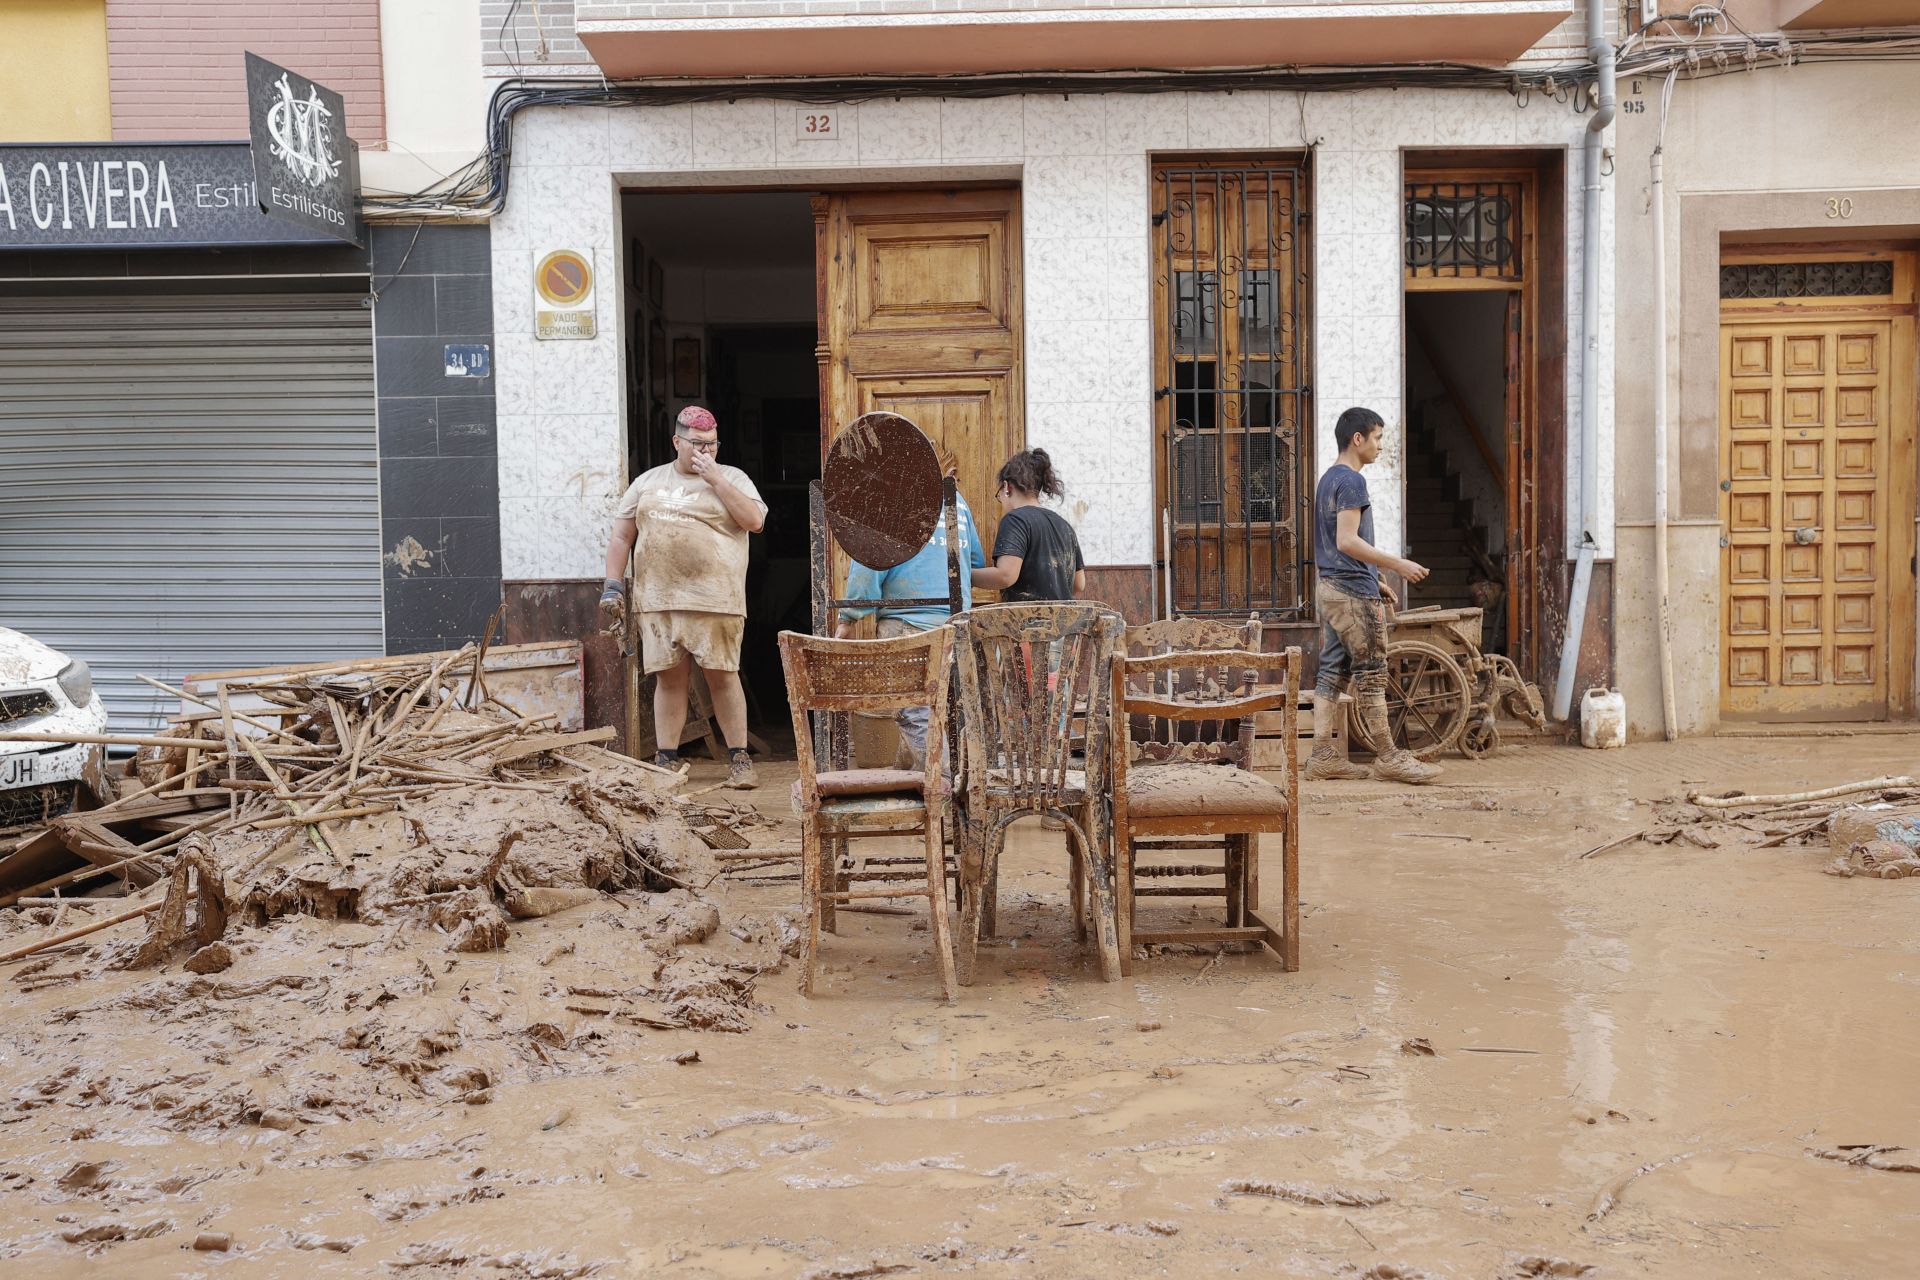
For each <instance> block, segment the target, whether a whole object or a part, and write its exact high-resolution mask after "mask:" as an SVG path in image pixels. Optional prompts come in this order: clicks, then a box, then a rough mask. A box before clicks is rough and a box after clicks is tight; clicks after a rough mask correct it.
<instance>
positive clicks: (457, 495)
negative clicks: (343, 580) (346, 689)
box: [371, 226, 500, 653]
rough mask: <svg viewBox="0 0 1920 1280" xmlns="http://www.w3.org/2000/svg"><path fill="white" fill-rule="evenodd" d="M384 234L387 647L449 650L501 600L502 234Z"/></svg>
mask: <svg viewBox="0 0 1920 1280" xmlns="http://www.w3.org/2000/svg"><path fill="white" fill-rule="evenodd" d="M371 235H372V250H373V278H372V290H373V293H374V297H375V301H374V313H373V324H374V345H375V358H376V361H377V368H376V373H375V379H376V386H377V389H378V392H379V397H380V517H381V520H380V527H381V555H382V557H383V559H384V565H383V570H384V574H385V579H386V615H387V651H388V652H389V653H414V652H419V651H422V650H429V649H450V648H455V647H457V646H459V645H461V644H464V643H466V642H467V641H469V640H477V639H479V638H480V633H481V632H482V631H483V630H485V628H486V625H487V618H488V617H489V616H490V615H491V614H492V613H493V611H494V609H495V608H497V607H498V606H499V603H500V481H499V474H498V464H497V462H496V455H497V452H498V450H497V449H496V447H495V433H494V394H493V387H494V377H493V370H492V367H491V360H492V357H493V354H494V347H495V344H494V340H493V275H492V272H493V260H492V249H491V245H490V238H491V237H490V234H489V232H488V229H487V228H486V227H483V226H470V227H453V226H383V227H375V228H373V229H372V230H371ZM454 348H460V349H461V350H460V351H458V352H455V351H454V350H453V349H454ZM474 348H484V350H485V353H486V358H487V361H488V367H487V369H486V371H485V372H486V376H479V375H480V373H481V370H480V369H478V368H475V367H474V364H473V349H474ZM456 370H462V371H463V372H458V373H456V372H455V371H456Z"/></svg>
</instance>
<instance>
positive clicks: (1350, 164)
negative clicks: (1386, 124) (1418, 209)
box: [1314, 151, 1401, 232]
mask: <svg viewBox="0 0 1920 1280" xmlns="http://www.w3.org/2000/svg"><path fill="white" fill-rule="evenodd" d="M1315 163H1316V165H1317V166H1318V170H1319V171H1318V173H1317V174H1316V175H1315V195H1316V196H1317V197H1318V201H1319V203H1318V206H1317V207H1316V209H1315V211H1314V212H1315V225H1317V226H1321V227H1325V228H1326V229H1327V230H1329V231H1354V232H1360V231H1374V232H1379V231H1392V230H1394V228H1395V227H1396V226H1397V225H1398V223H1399V215H1400V209H1401V184H1400V153H1399V152H1397V151H1323V152H1321V153H1320V154H1319V155H1318V156H1316V157H1315Z"/></svg>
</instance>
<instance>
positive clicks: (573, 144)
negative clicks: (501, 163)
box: [513, 106, 607, 168]
mask: <svg viewBox="0 0 1920 1280" xmlns="http://www.w3.org/2000/svg"><path fill="white" fill-rule="evenodd" d="M513 163H514V166H515V167H516V168H518V167H520V166H522V165H527V166H542V167H547V166H552V165H573V164H591V165H601V166H604V165H605V164H606V163H607V108H605V107H551V106H539V107H529V108H527V109H525V110H523V111H521V112H520V113H519V114H518V115H516V116H514V118H513Z"/></svg>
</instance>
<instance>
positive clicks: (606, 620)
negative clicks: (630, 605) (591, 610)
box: [600, 578, 627, 640]
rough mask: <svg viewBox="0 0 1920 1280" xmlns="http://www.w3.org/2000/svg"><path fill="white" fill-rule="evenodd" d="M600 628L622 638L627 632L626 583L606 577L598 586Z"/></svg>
mask: <svg viewBox="0 0 1920 1280" xmlns="http://www.w3.org/2000/svg"><path fill="white" fill-rule="evenodd" d="M600 629H601V630H602V631H604V632H606V633H607V634H608V635H610V636H619V637H621V638H622V639H623V640H624V639H625V638H626V634H627V584H626V583H625V582H622V581H621V580H620V579H619V578H608V579H607V580H606V581H605V582H604V583H603V584H601V587H600Z"/></svg>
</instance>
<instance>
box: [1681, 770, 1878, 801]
mask: <svg viewBox="0 0 1920 1280" xmlns="http://www.w3.org/2000/svg"><path fill="white" fill-rule="evenodd" d="M1914 785H1916V784H1915V782H1914V780H1913V779H1912V778H1909V777H1906V776H1904V775H1902V776H1901V777H1898V778H1870V779H1868V780H1867V781H1865V782H1848V783H1844V784H1842V785H1840V786H1837V787H1827V788H1825V789H1823V790H1820V791H1795V792H1792V793H1790V794H1788V795H1780V796H1710V795H1705V794H1703V793H1701V792H1699V791H1689V792H1688V793H1687V803H1689V804H1697V805H1699V806H1700V807H1701V808H1702V809H1745V808H1749V807H1753V806H1761V807H1777V806H1779V805H1785V804H1805V803H1807V802H1808V801H1811V800H1831V799H1833V798H1834V797H1835V796H1850V795H1853V794H1855V793H1857V792H1861V791H1889V790H1892V789H1894V788H1897V787H1911V786H1914Z"/></svg>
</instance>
